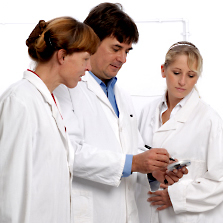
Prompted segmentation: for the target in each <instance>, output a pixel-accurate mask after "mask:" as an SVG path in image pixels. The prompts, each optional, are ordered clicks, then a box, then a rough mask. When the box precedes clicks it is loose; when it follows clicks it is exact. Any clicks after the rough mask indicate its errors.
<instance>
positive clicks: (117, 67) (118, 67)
mask: <svg viewBox="0 0 223 223" xmlns="http://www.w3.org/2000/svg"><path fill="white" fill-rule="evenodd" d="M110 65H111V66H112V67H114V68H116V69H120V68H121V65H119V66H116V65H114V64H110Z"/></svg>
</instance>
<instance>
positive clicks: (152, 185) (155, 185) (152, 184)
mask: <svg viewBox="0 0 223 223" xmlns="http://www.w3.org/2000/svg"><path fill="white" fill-rule="evenodd" d="M142 112H143V111H142ZM141 122H142V114H141V115H140V118H139V125H138V126H139V129H140V124H141ZM138 135H139V136H138V138H139V146H138V153H142V152H145V151H147V150H148V149H147V148H146V147H145V145H146V143H145V142H144V140H143V138H142V136H141V133H140V132H139V131H138ZM148 136H149V135H148ZM149 140H150V139H149ZM148 145H151V144H150V143H149V144H148ZM137 181H138V183H140V184H142V185H144V186H145V187H147V188H148V191H149V190H151V191H156V190H158V189H159V187H160V183H159V181H156V180H155V181H149V179H148V176H147V174H138V178H137ZM148 184H149V186H148Z"/></svg>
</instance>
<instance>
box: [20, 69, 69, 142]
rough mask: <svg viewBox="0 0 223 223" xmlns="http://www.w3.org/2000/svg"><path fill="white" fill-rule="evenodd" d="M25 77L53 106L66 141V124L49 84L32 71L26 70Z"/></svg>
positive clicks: (58, 126)
mask: <svg viewBox="0 0 223 223" xmlns="http://www.w3.org/2000/svg"><path fill="white" fill-rule="evenodd" d="M24 78H25V79H27V80H28V81H29V82H31V83H32V84H33V85H34V86H35V87H36V88H37V90H38V91H39V92H40V93H41V94H42V96H43V98H44V99H45V101H46V102H47V103H48V104H49V106H50V108H51V112H52V116H53V118H54V120H55V122H56V125H57V128H58V129H59V131H60V133H61V135H62V136H63V137H64V139H65V141H66V132H65V126H64V124H63V120H62V117H61V113H60V111H59V107H57V105H56V104H55V102H54V100H53V97H52V95H51V94H50V91H49V90H48V88H47V86H46V85H45V84H44V83H43V81H42V80H41V79H40V78H39V77H38V76H36V75H35V74H33V73H32V72H30V71H25V72H24ZM57 104H58V102H57Z"/></svg>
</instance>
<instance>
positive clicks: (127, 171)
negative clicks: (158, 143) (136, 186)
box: [122, 154, 133, 177]
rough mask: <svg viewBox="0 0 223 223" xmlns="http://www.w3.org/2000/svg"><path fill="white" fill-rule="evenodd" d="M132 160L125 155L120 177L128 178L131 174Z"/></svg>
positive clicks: (129, 156) (130, 156) (131, 157)
mask: <svg viewBox="0 0 223 223" xmlns="http://www.w3.org/2000/svg"><path fill="white" fill-rule="evenodd" d="M132 159H133V155H129V154H126V159H125V166H124V170H123V173H122V177H128V176H130V175H131V173H132V171H131V170H132Z"/></svg>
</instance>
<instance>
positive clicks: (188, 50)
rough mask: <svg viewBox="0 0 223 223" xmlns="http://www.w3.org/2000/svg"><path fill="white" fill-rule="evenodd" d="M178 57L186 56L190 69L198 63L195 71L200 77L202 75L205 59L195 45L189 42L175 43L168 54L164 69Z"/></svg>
mask: <svg viewBox="0 0 223 223" xmlns="http://www.w3.org/2000/svg"><path fill="white" fill-rule="evenodd" d="M178 55H186V56H187V57H188V67H189V68H190V69H192V66H193V64H194V63H196V64H197V68H196V70H193V71H194V72H196V73H197V75H198V76H200V75H201V73H202V68H203V58H202V56H201V54H200V52H199V50H198V48H197V47H196V46H195V45H194V44H192V43H190V42H187V41H181V42H177V43H174V44H173V45H172V46H171V47H170V49H169V50H168V52H167V54H166V57H165V63H164V67H166V68H167V67H168V66H169V65H170V64H171V63H173V62H174V61H175V59H176V57H177V56H178Z"/></svg>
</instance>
